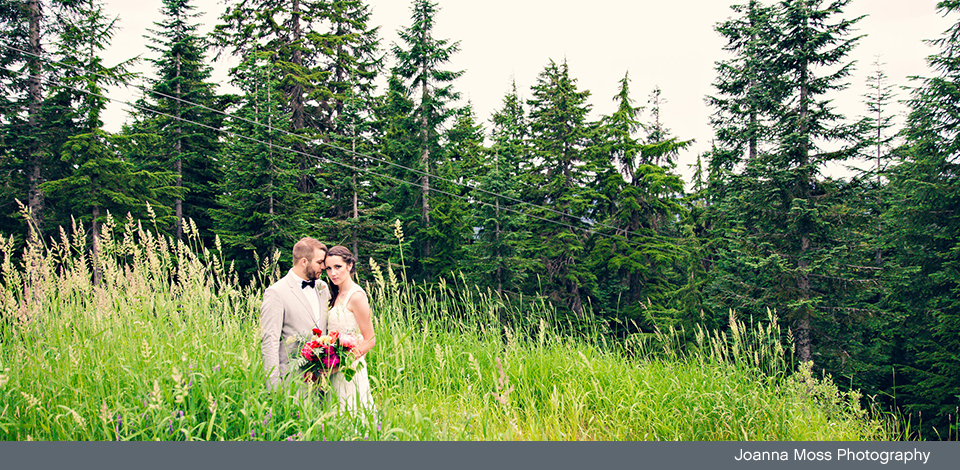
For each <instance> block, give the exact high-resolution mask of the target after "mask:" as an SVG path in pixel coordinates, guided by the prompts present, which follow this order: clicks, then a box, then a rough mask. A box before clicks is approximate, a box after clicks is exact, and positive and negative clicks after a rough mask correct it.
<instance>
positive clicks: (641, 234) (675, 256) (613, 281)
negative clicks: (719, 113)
mask: <svg viewBox="0 0 960 470" xmlns="http://www.w3.org/2000/svg"><path fill="white" fill-rule="evenodd" d="M629 83H630V79H629V76H628V75H624V77H623V79H621V80H620V89H619V91H618V93H617V95H616V96H614V101H615V102H616V103H617V111H616V112H614V113H613V114H611V115H610V116H605V117H604V118H603V120H602V127H601V132H602V134H603V139H602V141H603V153H604V155H606V156H607V162H608V163H607V165H605V166H603V167H601V168H604V169H605V171H598V172H597V175H598V187H601V188H603V189H602V190H601V194H602V195H603V198H602V200H603V201H604V203H605V205H606V207H605V208H603V210H602V212H600V213H601V214H603V215H604V217H605V218H604V220H605V221H606V225H607V226H609V227H615V228H616V229H615V230H605V231H604V232H605V235H606V236H602V237H598V238H597V240H596V244H595V245H594V247H593V253H592V256H591V259H593V260H594V261H595V262H596V263H597V264H596V267H597V270H599V271H602V272H604V273H605V280H607V282H603V283H601V285H607V286H615V289H613V290H609V291H607V292H603V293H601V294H600V295H601V297H606V298H605V299H602V300H601V302H600V303H601V304H602V305H604V306H606V308H607V309H612V308H613V307H615V306H616V307H617V312H616V313H617V315H618V316H619V314H620V313H621V309H622V311H623V313H625V314H626V315H625V316H626V319H627V320H630V321H633V322H634V323H637V324H639V326H641V327H642V328H647V329H649V330H652V329H653V328H654V327H658V326H659V327H666V326H668V325H667V324H664V322H667V323H671V324H672V323H673V322H674V321H676V320H677V318H675V317H676V313H675V312H669V310H671V309H670V308H668V307H667V305H668V304H669V303H670V297H671V295H670V294H672V293H673V291H675V290H676V289H677V288H678V286H677V282H678V281H677V279H676V268H677V266H678V264H679V263H680V262H681V261H682V254H683V251H682V250H680V249H679V248H678V247H677V246H676V241H675V240H671V239H670V227H668V226H669V225H671V224H673V221H674V220H675V219H676V218H677V217H678V216H680V215H682V213H683V209H682V206H681V205H680V203H679V197H678V196H679V195H680V194H682V193H683V181H682V180H681V178H680V177H679V175H676V174H674V173H672V172H671V171H670V170H671V169H672V167H673V163H672V162H673V160H674V158H675V155H676V154H677V152H678V150H680V149H683V148H685V147H687V146H689V145H690V144H691V143H692V141H679V140H678V139H676V138H673V137H670V136H669V130H668V129H667V128H666V126H665V125H664V124H663V122H661V121H660V116H659V114H660V105H661V104H662V103H663V100H662V97H661V92H660V89H659V88H655V89H654V92H653V93H652V95H651V100H650V101H651V104H652V105H653V106H652V113H651V115H652V118H653V122H651V123H650V124H649V125H646V126H644V125H643V124H641V122H640V113H641V112H642V108H639V107H635V106H634V105H633V99H632V98H631V97H630V86H629ZM642 129H646V130H647V133H646V134H647V137H646V139H647V141H646V142H643V141H641V140H640V139H638V138H637V137H635V135H636V133H637V132H639V131H640V130H642ZM606 315H610V313H606Z"/></svg>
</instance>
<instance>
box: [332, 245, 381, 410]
mask: <svg viewBox="0 0 960 470" xmlns="http://www.w3.org/2000/svg"><path fill="white" fill-rule="evenodd" d="M326 266H327V268H326V269H327V279H328V280H329V281H330V284H331V286H330V292H331V295H330V310H329V312H328V314H327V330H329V331H330V332H334V331H339V332H340V333H341V334H347V333H349V334H351V335H354V336H355V337H356V338H357V343H358V344H357V346H356V347H355V348H353V349H352V350H351V351H350V352H351V354H353V356H354V358H355V359H356V362H355V363H354V366H355V367H356V369H357V372H356V373H355V374H354V375H353V377H352V378H351V379H350V380H346V378H345V377H344V374H343V371H337V372H334V373H333V374H332V375H331V376H330V386H331V389H332V390H333V391H334V392H335V393H336V394H337V397H338V398H339V399H340V409H341V410H348V411H357V410H360V409H362V410H363V411H365V412H375V411H376V407H375V405H374V403H373V395H372V394H371V393H370V379H369V376H368V375H367V364H366V361H365V360H364V355H366V353H367V352H368V351H370V349H372V348H373V345H374V344H376V337H375V336H374V332H373V318H372V316H371V313H370V303H369V302H368V301H367V294H366V293H365V292H364V291H363V289H361V288H360V286H358V285H357V283H355V282H354V281H353V276H352V274H353V272H354V268H355V267H356V259H355V258H354V256H353V253H352V252H351V251H350V250H348V249H347V248H346V247H343V246H335V247H333V248H330V250H329V251H327V257H326Z"/></svg>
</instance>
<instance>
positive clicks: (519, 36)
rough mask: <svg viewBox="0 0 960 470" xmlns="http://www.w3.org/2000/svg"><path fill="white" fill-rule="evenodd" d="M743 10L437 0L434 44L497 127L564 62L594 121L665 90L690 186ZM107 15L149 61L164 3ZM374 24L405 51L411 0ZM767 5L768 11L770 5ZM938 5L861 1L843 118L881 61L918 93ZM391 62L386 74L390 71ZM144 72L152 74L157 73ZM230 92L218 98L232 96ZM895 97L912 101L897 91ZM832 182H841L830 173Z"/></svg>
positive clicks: (385, 11)
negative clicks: (687, 142)
mask: <svg viewBox="0 0 960 470" xmlns="http://www.w3.org/2000/svg"><path fill="white" fill-rule="evenodd" d="M744 2H745V0H686V1H677V2H665V1H662V0H634V1H623V0H620V1H615V0H592V1H590V2H582V1H570V0H553V1H551V0H484V1H476V0H439V2H438V3H439V7H440V12H439V14H438V15H437V17H436V32H435V35H436V37H438V38H441V39H451V40H453V41H460V48H461V51H460V52H459V53H458V54H456V55H455V56H454V57H453V59H452V61H451V62H450V64H449V65H448V67H447V68H448V69H449V70H465V71H466V72H465V73H464V75H463V76H462V77H461V78H460V79H458V80H457V81H456V82H455V84H454V86H455V88H456V89H457V90H458V91H460V92H461V93H462V95H463V97H464V99H468V100H470V101H471V103H472V104H473V107H474V111H475V112H476V115H477V118H478V120H480V121H481V122H483V123H484V124H485V125H486V126H487V127H489V118H490V116H491V114H492V113H493V111H494V110H496V109H498V108H499V107H500V106H501V100H502V98H503V96H504V94H505V93H507V92H508V91H509V89H510V83H511V81H512V80H514V79H515V80H516V82H517V88H518V91H519V92H520V94H521V95H522V97H523V98H525V99H526V98H529V97H530V95H531V93H530V87H531V86H532V85H533V84H534V83H535V82H536V78H537V75H538V74H539V73H540V72H541V71H542V70H543V68H544V67H545V66H546V65H547V63H548V62H549V60H550V59H553V60H554V61H557V62H561V61H563V60H564V59H566V60H567V62H568V64H569V67H570V73H571V75H572V76H573V77H574V78H576V79H577V80H578V86H579V89H580V90H590V91H591V93H592V97H591V99H590V103H591V104H592V105H593V115H592V118H598V117H599V116H600V115H601V114H609V113H611V112H613V111H614V103H613V101H612V98H613V96H614V95H615V94H616V91H617V84H618V81H619V80H620V79H621V78H622V77H623V75H624V73H625V72H627V71H628V70H629V72H630V78H631V90H632V94H633V98H634V100H635V101H636V102H637V104H640V105H644V104H646V101H647V97H648V95H649V93H650V91H651V90H652V89H653V88H654V87H655V86H657V85H659V86H660V88H661V89H662V97H663V98H665V99H666V104H664V105H663V106H662V109H661V120H662V121H663V122H664V123H665V124H666V126H667V127H668V128H670V129H671V130H672V131H673V134H674V135H675V136H677V137H679V138H681V139H696V143H695V144H694V145H693V146H692V147H691V149H690V150H687V151H686V152H684V153H683V154H682V155H681V156H680V159H679V165H678V170H679V171H680V173H681V174H683V175H684V178H685V179H686V180H687V181H689V178H690V175H691V174H692V171H691V170H690V169H689V168H688V165H689V164H692V163H693V162H695V161H696V156H697V155H698V154H701V153H703V152H705V151H707V150H708V149H709V148H710V141H711V139H712V137H713V135H712V130H711V129H710V126H709V116H710V114H711V112H712V110H711V109H710V108H709V107H708V106H707V105H706V104H705V102H704V98H705V97H706V96H707V95H708V94H711V93H713V92H714V90H713V88H712V86H711V83H713V81H714V79H715V73H714V66H715V63H716V61H718V60H723V59H725V58H726V55H725V53H724V51H723V50H722V47H723V45H724V41H723V39H722V38H721V37H720V35H719V34H717V33H716V32H715V31H714V30H713V27H714V25H716V24H717V23H718V22H721V21H724V20H726V19H727V18H729V17H731V16H732V15H733V13H734V12H733V11H732V10H731V9H730V7H729V5H730V4H735V3H744ZM105 3H106V9H107V13H108V14H110V15H114V16H118V17H119V21H118V26H119V27H120V28H121V29H120V31H119V33H118V34H117V35H116V37H115V38H114V40H113V45H112V46H111V47H110V48H109V49H108V51H107V52H106V56H105V58H106V64H107V65H113V64H115V63H117V62H119V61H121V60H125V59H129V58H131V57H134V56H137V55H142V56H145V57H146V56H147V54H150V51H149V50H147V49H146V47H145V43H146V40H145V39H144V38H143V34H145V33H146V28H153V27H154V25H153V22H154V21H158V20H159V18H160V14H159V10H160V7H161V6H162V1H161V0H138V1H136V2H134V1H131V0H105ZM368 3H369V4H370V5H371V7H372V12H373V15H372V22H371V24H372V25H374V26H376V25H379V26H381V29H380V37H381V46H382V47H383V49H384V50H387V49H388V48H389V47H390V45H391V44H393V43H394V42H397V41H399V38H398V36H397V34H396V31H397V30H398V29H401V28H403V27H405V26H407V25H409V24H410V5H411V4H412V2H411V1H408V0H368ZM765 3H768V4H769V3H771V2H770V1H767V2H765ZM936 3H937V2H936V0H854V1H853V2H852V3H851V4H850V5H849V6H848V7H847V11H846V12H845V17H847V18H853V17H856V16H860V15H868V16H867V17H865V18H864V19H862V20H861V21H860V22H859V23H858V24H857V27H858V31H857V33H858V34H862V35H866V36H865V37H864V38H863V39H861V41H860V43H859V46H858V47H857V48H856V49H855V50H854V52H853V54H852V55H851V56H850V58H851V59H852V60H856V61H857V70H856V71H855V73H854V76H853V77H851V79H850V88H849V89H848V90H846V91H844V92H841V93H838V94H837V95H835V96H833V97H832V98H834V100H835V103H836V106H837V109H838V110H839V111H840V112H841V113H843V114H844V115H846V116H847V117H848V118H849V119H851V120H852V119H853V118H855V117H858V116H860V115H862V114H864V113H865V112H866V111H865V107H864V105H863V98H862V95H863V94H864V93H866V92H867V89H866V87H865V81H866V77H867V76H868V75H869V74H870V73H871V72H872V71H873V67H872V66H871V64H873V62H874V61H875V59H876V56H877V54H881V61H882V62H884V63H885V64H886V65H885V66H884V71H885V72H886V74H887V75H888V76H889V77H890V79H889V83H890V84H891V85H895V86H906V85H909V84H910V81H909V80H908V78H907V77H908V76H911V75H928V74H929V72H928V69H927V67H926V64H925V61H924V59H925V58H926V57H927V56H928V55H930V54H933V53H934V52H936V51H935V49H933V48H932V47H931V46H928V45H926V44H924V43H923V42H922V41H923V40H924V39H935V38H938V37H940V36H941V33H942V32H943V31H944V30H945V29H947V28H948V27H949V26H950V24H951V23H952V22H954V21H956V20H957V18H953V17H951V18H943V17H941V16H939V15H938V14H937V13H936V10H935V6H936ZM193 4H194V5H195V6H197V11H198V12H203V13H206V15H205V16H204V17H202V18H200V19H198V21H199V22H201V23H203V26H202V28H201V29H202V31H203V32H206V31H209V30H210V29H212V27H213V25H215V24H216V23H217V17H218V16H219V15H220V14H221V13H222V12H223V10H224V3H223V0H195V1H194V3H193ZM391 60H392V59H389V58H388V66H389V65H392V62H391ZM227 67H228V65H227V64H225V63H222V62H220V63H215V64H214V68H215V75H214V78H215V80H218V81H222V83H223V85H224V87H226V86H227V82H226V69H227ZM141 69H142V70H143V71H144V72H145V73H147V74H152V70H151V69H150V67H149V65H148V64H146V63H144V64H142V66H141ZM224 89H226V88H222V89H221V90H224ZM897 93H898V96H897V98H899V99H903V98H906V97H907V92H906V91H900V90H897ZM110 96H111V97H113V98H119V99H122V100H129V101H133V100H134V99H135V98H136V96H137V90H135V89H132V88H130V89H126V90H113V91H111V94H110ZM104 119H105V121H106V127H107V129H108V130H111V131H116V130H119V128H120V126H121V124H122V123H123V122H124V120H125V119H126V112H125V111H124V107H123V105H121V104H117V103H113V104H111V107H110V109H109V110H108V112H107V113H106V114H105V115H104ZM831 173H833V174H838V175H839V174H842V172H840V171H839V170H833V171H832V172H831Z"/></svg>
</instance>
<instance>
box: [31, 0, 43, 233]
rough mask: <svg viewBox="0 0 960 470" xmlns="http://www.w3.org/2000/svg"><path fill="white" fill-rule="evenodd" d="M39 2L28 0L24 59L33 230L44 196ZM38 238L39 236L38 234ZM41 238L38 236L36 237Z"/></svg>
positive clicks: (40, 220) (39, 220) (40, 223)
mask: <svg viewBox="0 0 960 470" xmlns="http://www.w3.org/2000/svg"><path fill="white" fill-rule="evenodd" d="M40 7H41V5H40V0H29V1H28V2H27V9H28V10H29V14H30V46H29V49H30V53H31V54H32V56H31V57H30V58H29V59H28V68H29V70H30V78H29V80H28V84H27V93H28V95H29V108H28V121H27V123H28V126H29V128H30V133H31V138H30V140H29V142H30V144H29V145H30V147H29V155H30V156H29V164H28V168H27V182H28V190H27V191H28V194H27V206H28V207H29V208H30V214H31V215H32V216H33V220H34V223H35V224H36V226H37V230H39V231H41V232H42V230H43V210H44V204H45V200H44V195H43V191H41V190H40V184H42V183H43V178H42V174H41V171H40V170H41V168H42V167H43V154H42V152H41V149H40V137H41V136H40V134H41V133H40V129H39V128H38V127H39V125H40V123H39V119H38V118H39V114H40V104H41V103H42V102H43V89H42V87H41V85H40V75H41V73H42V72H41V57H42V53H43V51H42V50H41V48H40V19H41V14H42V12H41V10H40ZM38 235H39V234H38ZM40 236H41V238H42V235H40Z"/></svg>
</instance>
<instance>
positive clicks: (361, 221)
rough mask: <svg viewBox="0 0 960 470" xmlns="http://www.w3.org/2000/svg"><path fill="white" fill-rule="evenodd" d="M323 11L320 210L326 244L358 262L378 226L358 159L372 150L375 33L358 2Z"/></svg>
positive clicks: (377, 61)
mask: <svg viewBox="0 0 960 470" xmlns="http://www.w3.org/2000/svg"><path fill="white" fill-rule="evenodd" d="M323 11H324V20H325V22H326V23H328V24H329V27H328V30H327V31H326V32H325V33H324V34H323V35H322V40H321V41H318V44H319V45H320V48H321V53H322V55H323V56H324V58H325V59H324V60H323V62H322V63H321V65H320V67H319V68H320V70H321V71H322V73H323V74H324V77H325V82H324V83H323V84H322V86H321V87H320V90H319V91H318V93H316V98H315V99H316V100H317V101H318V102H319V107H318V110H317V112H318V119H319V121H320V127H321V128H322V129H323V130H324V137H323V139H324V142H327V143H330V144H332V145H331V146H326V147H323V154H325V155H326V156H328V157H329V159H330V160H329V161H327V162H325V163H323V164H322V165H321V171H322V172H323V180H324V181H323V183H324V184H323V188H322V189H321V190H322V192H323V195H324V198H323V201H322V202H321V206H322V207H321V209H320V210H321V211H322V212H323V213H324V214H325V215H326V217H325V219H324V223H325V224H326V225H328V226H329V227H328V228H327V233H328V234H329V235H327V238H328V239H331V240H333V239H338V240H343V243H345V244H347V245H349V246H351V247H352V248H353V250H354V251H355V253H356V254H357V255H358V256H359V247H360V245H361V244H368V243H369V242H370V240H368V237H367V235H368V232H369V231H370V230H372V229H374V226H375V225H376V224H377V223H379V222H378V220H377V218H376V217H375V216H374V213H375V212H378V210H377V209H375V207H376V205H374V204H371V202H372V200H371V197H373V192H372V187H373V186H374V185H373V183H372V181H371V180H370V176H369V174H368V173H366V172H363V171H360V170H362V169H366V168H368V167H369V165H370V162H369V161H367V159H364V158H361V157H360V155H362V154H366V153H370V152H372V150H373V143H372V137H373V136H372V133H373V131H374V123H373V121H374V120H375V117H374V116H373V113H374V107H375V102H374V96H373V93H374V91H375V86H374V80H375V79H376V78H377V77H378V75H379V73H380V71H381V69H382V67H383V64H382V58H381V57H380V56H378V54H379V50H378V46H379V42H380V40H379V38H378V29H379V28H370V27H369V26H368V23H369V21H370V12H369V8H368V7H367V6H366V5H365V4H364V3H363V2H361V1H357V0H337V1H331V2H329V3H328V4H327V5H326V7H325V8H324V10H323ZM379 212H383V211H382V210H379ZM371 217H373V218H371ZM344 234H347V235H348V237H347V238H343V235H344Z"/></svg>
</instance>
